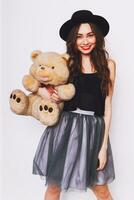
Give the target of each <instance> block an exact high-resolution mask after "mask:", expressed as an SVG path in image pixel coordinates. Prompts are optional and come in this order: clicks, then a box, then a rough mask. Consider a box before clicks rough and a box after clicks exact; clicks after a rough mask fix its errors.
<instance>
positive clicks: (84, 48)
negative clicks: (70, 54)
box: [81, 46, 90, 50]
mask: <svg viewBox="0 0 134 200" xmlns="http://www.w3.org/2000/svg"><path fill="white" fill-rule="evenodd" d="M81 48H82V49H83V50H89V49H90V47H89V46H88V47H81Z"/></svg>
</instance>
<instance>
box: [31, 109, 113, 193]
mask: <svg viewBox="0 0 134 200" xmlns="http://www.w3.org/2000/svg"><path fill="white" fill-rule="evenodd" d="M104 130H105V121H104V118H103V117H102V116H95V115H94V112H93V111H85V110H80V109H77V110H76V111H70V112H68V111H62V113H61V116H60V120H59V122H58V123H57V124H56V125H54V126H51V127H49V126H48V127H47V128H46V129H45V131H44V133H43V135H42V136H41V138H40V142H39V144H38V147H37V150H36V153H35V156H34V159H33V171H32V173H33V174H37V175H40V176H41V177H44V179H45V185H47V184H57V185H58V186H59V187H60V188H61V190H64V191H67V190H68V189H73V190H84V191H87V188H88V187H89V188H90V187H92V186H93V185H96V184H97V185H103V184H107V183H111V182H112V181H113V180H114V179H115V170H114V162H113V156H112V149H111V144H110V140H109V138H108V149H107V163H106V165H105V167H104V169H103V170H100V171H97V170H96V168H97V160H98V153H99V150H100V148H101V145H102V141H103V137H104Z"/></svg>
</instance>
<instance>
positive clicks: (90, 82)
mask: <svg viewBox="0 0 134 200" xmlns="http://www.w3.org/2000/svg"><path fill="white" fill-rule="evenodd" d="M72 83H73V84H74V86H75V88H76V93H75V95H74V97H73V98H72V99H71V100H69V101H65V102H64V108H63V110H64V111H73V110H76V108H80V109H82V110H90V111H94V112H95V113H94V114H95V115H97V116H104V109H105V97H106V95H102V92H101V87H100V85H101V79H100V78H99V77H98V72H94V73H82V72H80V73H79V74H78V75H77V76H76V77H75V78H74V80H73V82H72Z"/></svg>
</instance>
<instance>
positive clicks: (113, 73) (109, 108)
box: [102, 59, 116, 149]
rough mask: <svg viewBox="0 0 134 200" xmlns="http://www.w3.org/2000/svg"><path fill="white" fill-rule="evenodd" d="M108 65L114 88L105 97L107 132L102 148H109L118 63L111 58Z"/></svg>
mask: <svg viewBox="0 0 134 200" xmlns="http://www.w3.org/2000/svg"><path fill="white" fill-rule="evenodd" d="M108 67H109V69H110V78H111V81H112V88H110V90H109V95H108V96H107V97H106V99H105V113H104V120H105V133H104V140H103V144H102V148H105V149H107V142H108V135H109V129H110V124H111V118H112V96H113V91H114V84H115V76H116V63H115V62H114V61H113V60H111V59H109V61H108Z"/></svg>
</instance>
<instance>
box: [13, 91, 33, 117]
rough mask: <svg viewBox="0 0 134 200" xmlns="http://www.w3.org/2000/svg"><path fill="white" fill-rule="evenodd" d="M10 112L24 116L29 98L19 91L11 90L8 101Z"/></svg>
mask: <svg viewBox="0 0 134 200" xmlns="http://www.w3.org/2000/svg"><path fill="white" fill-rule="evenodd" d="M9 104H10V108H11V110H12V111H13V112H14V113H16V114H18V115H26V114H27V109H28V105H29V98H28V97H27V96H26V95H25V93H24V92H23V91H21V90H18V89H17V90H13V91H12V93H11V95H10V100H9Z"/></svg>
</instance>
